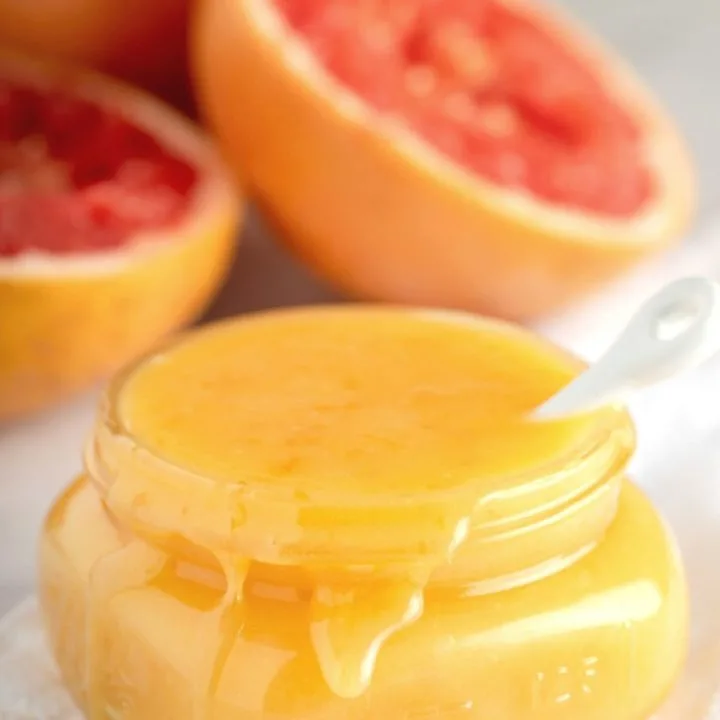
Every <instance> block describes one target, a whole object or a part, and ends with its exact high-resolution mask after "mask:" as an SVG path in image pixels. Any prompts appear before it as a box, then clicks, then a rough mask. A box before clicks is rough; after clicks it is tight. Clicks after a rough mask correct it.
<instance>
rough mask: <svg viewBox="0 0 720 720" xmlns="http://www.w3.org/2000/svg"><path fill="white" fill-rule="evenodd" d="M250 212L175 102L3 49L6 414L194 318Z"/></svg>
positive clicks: (0, 325)
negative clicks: (172, 105) (241, 221)
mask: <svg viewBox="0 0 720 720" xmlns="http://www.w3.org/2000/svg"><path fill="white" fill-rule="evenodd" d="M240 217H241V202H240V200H239V197H238V196H237V194H236V191H235V188H234V183H233V182H232V181H231V180H230V179H229V177H228V175H227V173H226V171H225V168H224V166H223V164H222V163H221V161H220V159H219V158H218V157H217V155H216V152H215V150H214V148H213V146H212V144H211V143H210V142H209V141H208V140H207V138H206V137H205V136H204V135H203V134H202V133H201V132H200V131H199V130H198V129H197V128H195V127H194V126H193V125H192V124H191V123H189V122H188V121H187V120H185V119H184V118H183V117H181V116H180V115H179V114H178V113H177V112H176V111H174V110H172V109H170V108H168V107H166V106H165V105H164V104H163V103H161V102H160V101H158V100H156V99H155V98H152V97H150V96H148V95H146V94H145V93H143V92H141V91H138V90H135V89H133V88H130V87H127V86H124V85H122V84H120V83H118V82H117V81H114V80H110V79H108V78H105V77H102V76H98V75H95V74H90V73H88V72H86V71H84V70H77V69H72V68H68V67H60V66H58V65H57V64H55V63H53V64H52V65H50V64H46V63H44V62H40V61H36V60H29V59H27V58H24V57H19V56H15V55H8V54H3V55H0V420H4V419H7V418H10V417H14V416H18V415H22V414H25V413H28V412H31V411H34V410H37V409H40V408H42V407H44V406H46V405H49V404H52V403H54V402H57V401H58V400H60V399H62V398H64V397H66V396H68V395H70V394H71V393H74V392H76V391H78V390H80V389H82V388H84V387H86V386H88V385H90V384H91V383H93V382H95V381H96V380H99V379H101V378H103V377H105V376H106V375H108V374H110V373H111V372H113V371H114V370H116V369H117V368H118V367H120V366H121V365H123V364H124V363H125V362H127V361H129V360H131V359H132V358H134V357H135V356H136V355H138V354H140V353H142V352H144V351H145V350H147V349H148V347H149V346H151V345H152V344H154V343H155V342H157V341H158V340H159V339H160V338H161V337H162V336H163V335H166V334H167V333H169V332H171V331H173V330H174V329H176V328H178V327H180V326H182V325H184V324H186V323H188V322H189V321H191V320H192V319H193V318H194V317H196V316H197V315H198V313H199V312H201V311H202V310H203V308H204V307H205V306H206V304H207V303H208V302H209V300H210V299H211V297H212V296H213V294H214V292H215V290H216V289H217V287H218V286H219V284H220V283H221V282H222V280H223V278H224V276H225V272H226V270H227V268H228V266H229V264H230V261H231V258H232V256H233V253H234V247H235V242H236V239H235V238H236V228H237V224H238V221H239V219H240Z"/></svg>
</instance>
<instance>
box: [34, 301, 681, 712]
mask: <svg viewBox="0 0 720 720" xmlns="http://www.w3.org/2000/svg"><path fill="white" fill-rule="evenodd" d="M578 368H579V363H578V362H577V361H576V360H574V359H572V358H570V357H568V356H567V355H565V354H564V353H562V352H560V351H559V350H557V349H556V348H553V347H552V346H549V345H547V344H546V343H544V342H543V341H541V340H539V339H537V338H535V337H534V336H532V335H530V334H528V333H525V332H524V331H520V330H517V329H514V328H511V327H508V326H506V325H501V324H497V323H491V322H488V321H479V320H476V319H472V318H469V317H466V316H462V315H455V314H445V313H443V314H440V313H429V312H421V311H411V310H400V309H394V310H393V309H382V308H362V307H357V306H356V307H347V308H322V309H320V308H315V309H304V310H294V311H283V312H276V313H269V314H265V315H258V316H254V317H251V318H245V319H242V320H236V321H232V322H229V323H224V324H221V325H217V326H214V327H210V328H206V329H204V330H201V331H199V332H196V333H194V334H191V335H188V336H186V337H185V338H183V339H181V340H180V341H178V342H176V343H175V344H173V345H171V346H169V347H167V348H165V349H163V350H162V351H160V352H158V353H157V354H156V355H155V356H153V357H150V358H147V359H145V360H143V361H141V362H140V363H138V364H137V365H136V366H134V367H133V368H130V369H129V370H127V371H126V372H125V373H124V374H123V375H122V376H121V377H119V378H117V379H116V381H115V382H114V383H113V384H112V386H111V387H110V388H109V390H108V392H107V394H106V397H105V400H104V402H103V405H102V408H101V410H100V413H99V417H98V422H97V425H96V428H95V431H94V434H93V436H92V438H91V440H90V442H89V444H88V448H87V452H86V470H85V473H84V474H83V476H82V477H80V478H79V479H78V480H77V481H76V482H75V483H74V484H73V485H71V487H70V488H69V489H68V491H67V492H66V493H65V495H64V496H63V497H62V498H61V499H60V500H59V501H58V502H57V503H56V505H55V507H54V509H53V510H52V512H51V514H50V516H49V518H48V521H47V524H46V528H45V532H44V535H43V539H42V544H41V590H42V602H43V608H44V613H45V617H46V624H47V628H48V633H49V636H50V640H51V645H52V647H53V650H54V653H55V656H56V657H57V658H58V661H59V664H60V667H61V669H62V672H63V677H64V679H65V682H66V683H67V685H68V687H69V688H70V689H71V690H72V692H73V694H74V696H75V698H76V699H77V701H78V703H79V704H80V705H81V706H82V707H83V708H84V710H85V712H86V714H87V715H88V717H90V718H92V719H93V720H100V719H101V718H103V719H104V718H113V719H115V718H122V719H123V720H156V719H158V718H172V719H173V720H184V719H185V718H187V719H188V720H191V719H193V720H194V719H201V718H202V719H204V718H213V720H221V719H222V720H224V719H225V718H227V719H228V720H230V719H231V718H232V719H233V720H271V719H272V720H325V719H328V720H398V719H400V718H408V719H410V718H417V719H419V718H438V719H440V720H454V719H455V718H458V719H462V720H578V718H582V720H608V718H612V719H613V720H648V719H649V718H650V716H651V714H652V713H653V711H654V710H655V709H656V708H657V707H658V706H659V705H660V704H661V702H662V700H663V699H664V698H665V696H666V694H667V693H668V692H669V690H670V688H671V687H672V685H673V682H674V680H675V678H676V677H677V675H678V673H679V671H680V668H681V666H682V662H683V660H684V656H685V646H686V634H687V600H686V589H685V582H684V578H683V573H682V569H681V566H680V563H679V560H678V557H677V553H676V550H675V547H674V544H673V541H672V539H671V537H670V536H669V534H668V530H667V528H666V526H665V525H664V523H663V522H662V520H661V519H660V518H659V516H658V515H657V513H656V512H655V510H654V509H653V507H652V506H651V505H650V503H649V501H648V500H647V499H646V498H645V497H644V496H643V495H642V493H641V492H640V491H639V490H638V489H637V488H636V487H635V486H633V485H632V483H630V482H629V481H628V480H627V479H626V478H625V476H624V469H625V466H626V463H627V461H628V459H629V458H630V456H631V454H632V450H633V448H634V434H633V429H632V425H631V423H630V420H629V418H628V417H627V415H626V414H625V413H624V412H623V411H621V410H619V409H607V410H603V411H601V412H595V413H592V414H588V415H586V416H582V417H576V418H572V419H567V420H562V421H553V422H545V423H533V422H529V421H527V420H525V419H524V418H525V416H526V415H527V412H528V410H530V409H531V408H533V407H535V406H536V405H537V404H539V403H540V402H541V401H542V400H544V399H545V398H547V397H549V396H550V395H551V394H552V393H553V392H555V391H556V390H557V389H558V388H559V387H561V386H562V385H564V384H565V383H567V382H568V380H569V378H571V377H572V375H573V374H574V373H576V372H577V370H578Z"/></svg>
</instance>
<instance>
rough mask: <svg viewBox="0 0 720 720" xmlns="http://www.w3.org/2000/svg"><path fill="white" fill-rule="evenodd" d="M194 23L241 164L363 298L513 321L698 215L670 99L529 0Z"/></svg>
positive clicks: (200, 79)
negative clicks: (661, 99)
mask: <svg viewBox="0 0 720 720" xmlns="http://www.w3.org/2000/svg"><path fill="white" fill-rule="evenodd" d="M193 35H194V40H193V45H194V66H195V74H196V80H197V84H198V89H199V93H200V98H201V101H202V103H203V105H204V110H205V111H206V114H207V117H208V118H209V120H210V122H211V123H212V125H213V126H214V128H215V129H216V131H217V134H218V136H219V138H220V141H221V143H222V145H223V146H224V148H225V150H226V153H227V155H228V157H229V158H230V159H231V161H232V163H233V165H234V167H235V169H236V171H237V172H238V174H239V175H240V177H241V178H242V179H243V180H244V181H245V182H247V183H248V184H249V186H250V187H251V189H252V191H253V192H254V193H256V195H257V196H258V199H259V202H260V204H261V205H262V206H263V207H265V208H266V210H267V212H268V214H269V215H270V216H271V218H272V220H273V221H274V223H275V224H276V225H277V226H278V227H279V229H280V230H281V235H282V236H283V237H285V238H286V239H287V241H288V242H289V243H290V245H291V247H292V248H294V249H295V250H296V251H297V253H299V255H300V256H301V257H302V258H304V259H305V260H306V261H307V262H308V263H309V264H310V265H311V266H313V267H315V268H316V269H317V270H318V271H319V272H320V273H321V274H323V275H324V276H325V277H327V278H329V279H330V280H331V281H332V282H334V283H335V284H337V285H339V286H341V287H343V288H345V289H346V290H348V291H350V292H351V293H353V294H355V295H358V296H361V297H366V298H370V299H382V300H387V301H395V302H410V303H417V304H423V305H428V304H429V305H442V306H448V307H462V308H468V309H472V310H477V311H481V312H484V313H488V314H495V315H500V316H504V317H509V318H513V319H520V320H527V319H530V318H533V317H536V316H539V315H543V314H547V313H550V312H552V311H555V310H558V309H560V308H562V307H563V306H565V305H567V304H568V303H570V302H571V301H573V300H575V299H576V298H578V297H580V296H582V295H584V294H586V293H589V292H591V291H592V290H594V289H596V288H598V287H599V286H601V285H602V284H603V283H606V282H607V281H608V280H610V279H611V278H613V277H614V276H616V275H618V274H619V273H622V272H623V271H625V270H626V269H627V268H629V267H631V266H633V265H634V264H636V263H637V262H638V261H640V260H641V259H643V258H645V257H647V256H649V255H652V254H654V253H657V252H658V251H659V250H661V249H662V248H663V247H665V246H666V245H667V244H668V243H670V242H674V241H676V240H678V238H679V237H680V236H681V235H682V232H683V230H684V229H685V228H686V226H687V224H688V221H689V219H690V216H691V214H692V210H693V205H694V195H695V191H694V184H693V180H694V175H693V171H692V168H691V164H690V162H689V159H688V156H687V152H686V149H685V146H684V143H683V141H682V139H681V138H680V136H679V134H678V132H677V130H676V129H675V127H674V126H673V124H672V122H671V121H670V120H669V118H668V116H667V114H666V113H665V112H664V110H662V109H661V108H660V107H659V105H658V104H657V103H656V101H655V100H654V99H653V98H652V97H651V95H650V93H649V92H648V91H647V90H646V89H645V87H644V86H643V84H642V83H641V82H640V81H639V80H638V79H637V78H636V77H635V75H634V74H633V72H632V71H631V70H630V69H629V68H627V67H626V66H625V65H624V64H623V63H622V62H621V61H620V60H619V59H617V58H616V57H615V55H614V54H613V53H612V52H610V51H608V50H606V49H604V48H603V47H602V46H600V45H599V44H598V42H597V41H595V40H594V39H593V38H590V37H588V36H587V34H586V33H584V32H583V31H581V30H580V29H578V28H577V27H575V26H574V25H573V24H572V23H571V22H569V21H568V20H567V19H565V18H564V17H561V16H560V15H559V14H558V13H556V12H550V11H549V10H547V9H545V8H544V7H543V6H541V5H539V4H536V3H533V2H530V1H528V0H486V1H484V2H470V0H452V1H450V2H438V1H437V0H392V1H391V0H376V1H374V2H367V1H365V0H332V1H330V2H326V3H324V4H318V3H309V2H307V0H246V1H245V2H239V1H238V0H202V1H201V3H200V7H199V14H198V17H197V22H196V25H195V28H194V32H193Z"/></svg>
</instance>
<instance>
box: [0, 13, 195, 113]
mask: <svg viewBox="0 0 720 720" xmlns="http://www.w3.org/2000/svg"><path fill="white" fill-rule="evenodd" d="M189 5H190V0H151V1H148V0H54V1H53V2H43V3H41V4H40V5H38V4H37V3H34V2H18V0H0V46H3V47H14V48H16V49H18V50H21V51H25V52H30V53H33V54H35V53H38V54H43V55H46V56H47V57H48V58H52V59H60V60H65V61H70V62H74V63H77V64H82V65H88V66H91V67H93V68H95V69H97V70H100V71H103V72H107V73H110V74H114V75H118V76H120V77H122V78H124V79H126V80H129V81H132V82H135V83H138V84H140V85H143V86H145V87H147V88H148V89H151V90H153V91H155V92H158V93H160V94H162V95H164V96H169V97H171V98H172V99H173V100H185V97H184V95H183V93H184V87H183V85H184V83H185V76H186V55H187V54H186V49H187V42H186V41H187V20H188V11H189Z"/></svg>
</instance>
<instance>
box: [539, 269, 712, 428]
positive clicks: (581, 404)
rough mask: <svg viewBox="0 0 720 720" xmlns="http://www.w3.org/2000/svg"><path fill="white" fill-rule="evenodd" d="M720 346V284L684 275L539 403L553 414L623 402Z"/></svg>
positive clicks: (546, 413) (544, 412) (543, 413)
mask: <svg viewBox="0 0 720 720" xmlns="http://www.w3.org/2000/svg"><path fill="white" fill-rule="evenodd" d="M718 350H720V285H719V284H718V283H716V282H714V281H713V280H710V279H707V278H685V279H683V280H678V281H676V282H673V283H671V284H670V285H667V286H666V287H665V288H664V289H663V290H661V291H660V292H658V293H657V294H656V295H654V296H652V297H651V298H650V299H649V300H647V301H646V302H645V303H644V304H643V305H642V306H641V307H640V309H639V310H638V311H637V313H635V315H633V317H632V318H631V320H630V322H629V323H628V324H627V326H626V327H625V329H624V330H623V331H622V333H621V334H620V336H619V337H618V338H617V340H616V341H615V342H614V343H613V344H612V345H611V346H610V348H609V349H608V350H607V351H606V352H605V354H604V355H603V356H602V357H601V358H600V360H598V361H597V363H595V364H594V365H592V366H591V367H590V368H589V369H588V370H586V371H585V372H584V373H582V374H581V375H579V376H578V377H577V378H576V379H575V380H574V381H573V382H571V383H570V384H569V385H567V386H565V387H564V388H563V389H562V390H560V392H558V393H557V394H556V395H554V396H553V397H551V398H550V399H549V400H547V401H546V402H545V403H543V404H542V405H540V406H539V407H538V408H537V409H536V410H535V411H534V412H533V417H536V418H552V417H559V416H563V415H571V414H574V413H578V412H585V411H588V410H593V409H596V408H598V407H602V406H604V405H612V404H615V403H621V402H624V401H625V400H626V399H627V396H628V395H629V394H630V393H631V392H632V391H633V390H635V389H637V388H641V387H645V386H647V385H653V384H655V383H658V382H661V381H662V380H665V379H666V378H669V377H671V376H672V375H675V374H677V373H679V372H681V371H683V370H685V369H687V368H690V367H693V366H695V365H699V364H700V363H702V362H703V361H705V360H707V359H708V358H709V357H711V356H712V355H714V354H715V353H716V352H717V351H718Z"/></svg>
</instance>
